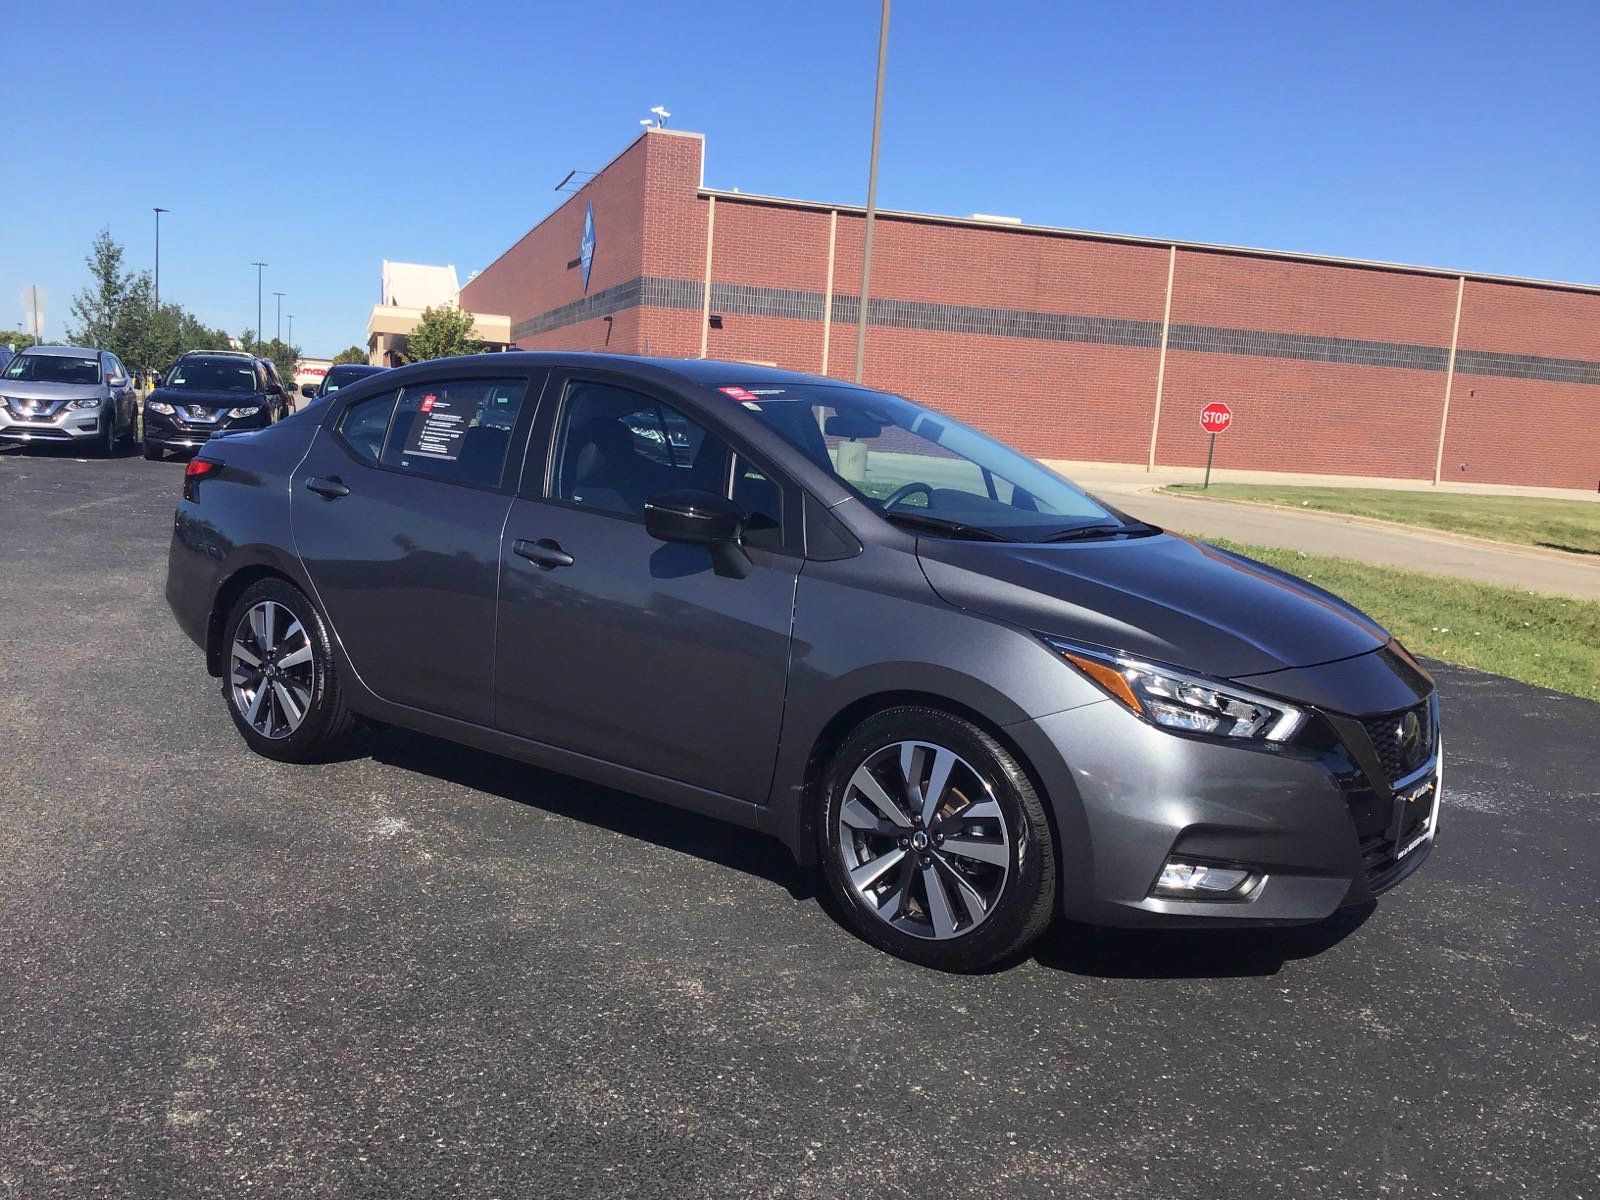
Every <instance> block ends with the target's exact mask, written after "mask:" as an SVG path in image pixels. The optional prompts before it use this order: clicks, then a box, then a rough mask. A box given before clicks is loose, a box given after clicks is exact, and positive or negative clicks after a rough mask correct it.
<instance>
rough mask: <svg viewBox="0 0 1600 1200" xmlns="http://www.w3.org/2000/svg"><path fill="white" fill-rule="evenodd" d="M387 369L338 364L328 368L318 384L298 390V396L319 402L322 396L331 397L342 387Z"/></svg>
mask: <svg viewBox="0 0 1600 1200" xmlns="http://www.w3.org/2000/svg"><path fill="white" fill-rule="evenodd" d="M388 369H389V368H388V367H373V366H368V365H367V364H366V363H339V364H338V365H337V366H332V367H329V368H328V373H327V374H326V375H324V376H323V377H322V382H321V383H319V384H315V385H313V384H309V383H308V384H306V385H305V386H303V387H302V388H301V389H300V394H301V395H302V396H304V397H305V398H306V399H307V400H320V399H322V398H323V397H324V396H331V395H333V393H334V392H337V391H338V390H339V389H340V388H342V387H349V386H350V385H351V384H352V383H354V382H355V381H356V380H358V379H365V378H366V377H367V376H368V375H376V374H378V373H379V372H380V371H387V370H388Z"/></svg>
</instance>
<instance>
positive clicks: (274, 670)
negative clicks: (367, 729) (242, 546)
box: [222, 579, 355, 763]
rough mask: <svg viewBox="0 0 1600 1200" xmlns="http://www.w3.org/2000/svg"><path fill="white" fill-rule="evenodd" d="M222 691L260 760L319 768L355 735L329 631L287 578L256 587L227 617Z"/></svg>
mask: <svg viewBox="0 0 1600 1200" xmlns="http://www.w3.org/2000/svg"><path fill="white" fill-rule="evenodd" d="M224 628H225V629H226V631H227V634H226V636H227V641H226V643H225V644H224V651H223V653H224V659H223V677H222V693H223V696H224V698H225V699H226V700H227V703H228V713H229V715H230V716H232V717H233V723H234V726H235V727H236V728H237V729H238V730H239V734H240V736H241V737H243V738H244V740H245V742H246V743H248V745H249V746H250V748H251V749H252V750H254V751H255V752H256V753H257V754H260V755H263V756H265V757H267V758H274V759H277V760H278V761H280V762H297V763H298V762H315V761H317V760H319V759H322V758H325V757H327V756H328V755H329V754H330V753H332V752H333V751H334V750H335V749H337V748H338V746H339V744H340V743H341V742H343V741H344V740H345V739H346V738H347V737H348V736H349V733H350V730H351V727H352V726H353V725H354V723H355V716H354V714H353V713H351V711H350V709H349V707H348V706H347V705H346V704H345V702H344V696H343V693H342V691H341V688H340V684H339V673H338V666H337V663H336V661H335V659H334V655H333V647H332V643H331V641H330V639H329V637H328V630H327V626H326V625H325V624H324V623H323V620H322V616H321V614H320V613H318V612H317V610H316V608H315V606H313V605H312V603H311V601H310V599H309V598H307V596H306V594H305V593H304V592H302V591H301V590H300V589H299V588H297V587H295V586H294V585H293V584H291V583H289V582H288V581H287V580H283V579H263V580H261V581H259V582H257V583H254V584H251V585H250V587H248V588H246V589H245V592H244V594H243V595H242V596H240V597H239V599H238V600H237V601H236V602H235V603H234V606H233V610H232V611H231V612H230V613H229V614H228V622H227V624H226V626H224Z"/></svg>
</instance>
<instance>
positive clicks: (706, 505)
mask: <svg viewBox="0 0 1600 1200" xmlns="http://www.w3.org/2000/svg"><path fill="white" fill-rule="evenodd" d="M744 520H745V516H744V510H743V509H742V508H740V507H739V506H738V505H737V504H735V503H734V502H733V501H732V500H729V499H728V498H727V497H726V496H719V495H717V494H716V493H715V492H707V491H702V490H700V489H699V488H676V489H674V490H673V491H670V492H662V493H661V494H660V495H657V496H651V497H650V498H649V499H648V500H646V501H645V502H644V528H645V532H646V533H648V534H649V535H650V536H651V537H653V538H655V539H657V540H658V541H662V542H677V543H679V544H682V545H689V546H706V547H709V548H710V550H711V565H712V566H713V567H714V568H715V569H716V572H717V574H718V575H726V576H728V577H729V578H731V579H743V578H745V577H746V576H747V575H749V574H750V570H751V566H752V564H751V562H750V556H749V555H748V554H746V553H745V551H744V546H743V545H741V544H740V538H742V537H743V536H744Z"/></svg>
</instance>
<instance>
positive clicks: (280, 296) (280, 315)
mask: <svg viewBox="0 0 1600 1200" xmlns="http://www.w3.org/2000/svg"><path fill="white" fill-rule="evenodd" d="M272 294H273V295H274V296H276V297H277V298H278V332H277V333H276V334H275V335H274V337H275V339H276V340H277V342H278V343H279V344H280V345H281V344H282V343H283V293H282V292H273V293H272Z"/></svg>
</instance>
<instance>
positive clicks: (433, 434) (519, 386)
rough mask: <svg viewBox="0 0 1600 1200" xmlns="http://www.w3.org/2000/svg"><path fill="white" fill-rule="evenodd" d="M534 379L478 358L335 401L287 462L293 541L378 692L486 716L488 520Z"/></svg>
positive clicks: (514, 454) (501, 507) (511, 462)
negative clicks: (472, 364) (297, 460)
mask: <svg viewBox="0 0 1600 1200" xmlns="http://www.w3.org/2000/svg"><path fill="white" fill-rule="evenodd" d="M543 382H544V376H543V373H542V372H540V373H535V374H532V375H530V374H529V373H528V372H526V371H507V370H504V369H501V370H496V369H494V367H493V365H492V364H491V365H485V367H484V368H483V370H482V373H481V374H471V375H462V374H460V373H459V372H455V373H443V374H441V375H439V376H428V377H424V378H423V379H421V380H418V381H417V382H413V383H409V384H407V385H406V386H405V387H402V388H399V389H393V388H391V389H388V390H384V391H379V392H376V393H368V394H365V395H362V396H359V397H357V398H354V399H352V400H348V401H346V400H341V401H339V402H338V403H336V404H334V405H331V406H330V408H331V409H332V410H333V411H331V412H330V413H329V416H328V419H327V421H326V423H325V424H324V426H323V428H322V429H321V430H319V431H318V433H317V436H316V438H315V439H314V440H313V442H312V445H311V449H310V451H309V452H308V453H307V455H306V457H305V459H304V461H303V462H301V464H300V466H299V467H298V468H296V470H295V473H294V476H293V479H292V483H291V496H292V499H291V504H290V512H291V517H292V520H293V530H294V541H295V548H296V550H297V552H298V553H299V555H300V560H301V562H302V563H304V565H305V569H306V573H307V575H308V576H309V577H310V579H311V582H312V584H313V586H314V587H315V588H316V592H317V600H318V602H319V603H320V604H321V606H322V610H323V612H324V613H325V614H326V616H327V618H328V620H329V622H330V623H331V624H332V626H333V628H334V631H335V633H336V634H337V636H338V637H339V639H340V640H341V642H342V644H343V645H344V648H345V652H346V653H347V654H348V656H349V658H350V661H351V664H352V665H353V666H354V667H355V670H356V672H357V674H359V675H360V677H361V679H362V681H363V682H364V683H365V684H366V685H367V687H368V688H370V689H371V690H372V691H373V692H374V693H375V694H376V695H378V696H379V697H380V698H382V699H384V700H388V701H392V702H393V703H396V704H404V705H408V706H410V707H412V708H419V709H423V710H426V711H428V712H433V713H439V714H442V715H444V716H449V717H456V718H459V719H461V720H464V721H472V722H475V723H477V724H482V725H487V724H489V723H490V721H491V719H492V717H493V712H494V696H493V673H494V619H495V606H496V603H497V583H498V576H499V571H500V533H501V529H502V528H503V526H504V525H505V520H506V514H507V510H508V509H509V508H510V505H511V499H512V492H513V490H514V488H515V484H516V478H515V470H516V468H517V467H519V466H520V463H521V459H522V454H523V448H524V445H525V443H526V441H527V430H528V428H529V425H530V424H531V421H532V410H533V409H534V407H535V406H536V403H537V400H538V396H539V391H540V388H541V387H542V385H543Z"/></svg>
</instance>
